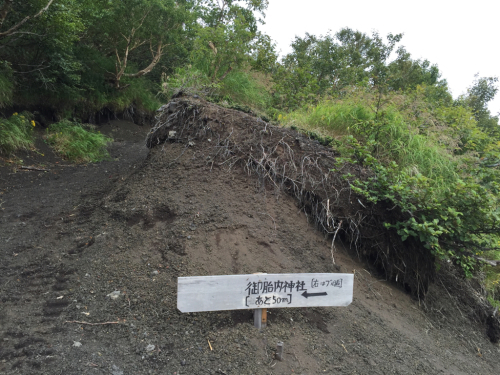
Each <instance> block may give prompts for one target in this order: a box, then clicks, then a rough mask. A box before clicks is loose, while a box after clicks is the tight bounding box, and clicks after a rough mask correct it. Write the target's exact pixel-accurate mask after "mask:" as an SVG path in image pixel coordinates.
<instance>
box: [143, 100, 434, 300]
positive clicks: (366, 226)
mask: <svg viewBox="0 0 500 375" xmlns="http://www.w3.org/2000/svg"><path fill="white" fill-rule="evenodd" d="M165 142H171V143H172V142H177V143H182V144H183V145H185V147H186V148H187V147H190V146H193V145H194V144H196V147H197V148H199V147H201V148H203V149H204V155H205V157H206V162H207V163H208V164H210V165H211V167H212V168H222V169H226V170H228V171H231V170H234V169H235V168H240V169H243V170H244V171H246V172H247V173H249V174H254V175H257V176H258V177H259V179H260V180H261V182H262V183H264V184H270V185H271V186H273V187H274V188H275V189H276V190H277V191H280V192H281V191H283V192H286V193H287V194H289V195H291V196H293V197H295V198H296V199H297V200H298V202H299V205H300V207H301V209H303V210H304V212H305V213H306V214H307V215H308V217H309V219H310V221H312V222H314V223H315V224H316V225H317V227H318V228H319V229H320V230H322V231H324V232H326V233H329V234H331V235H332V238H333V237H337V238H340V239H342V241H344V243H348V244H349V246H350V247H351V249H353V250H354V251H356V252H357V254H358V256H360V257H361V258H363V259H365V260H368V261H369V262H370V263H371V264H373V265H374V266H375V267H376V268H377V269H379V271H381V272H383V274H384V275H385V276H386V277H387V278H388V279H391V280H394V281H396V282H397V283H398V284H400V285H402V286H403V287H404V288H405V289H406V290H407V291H408V292H410V293H411V294H413V295H415V296H423V295H424V294H425V292H426V291H427V289H428V286H429V283H430V282H431V281H432V280H433V278H434V269H435V268H434V258H433V256H432V255H431V254H430V252H429V251H428V250H427V249H425V248H424V247H423V246H421V245H420V244H418V243H416V242H415V241H413V242H412V241H411V240H407V241H405V242H404V243H403V242H402V241H401V239H400V237H399V236H398V235H397V233H396V232H395V231H394V230H388V229H387V228H386V227H385V226H384V223H394V222H396V221H397V220H398V215H399V213H398V211H397V209H389V207H385V205H384V204H383V203H381V204H377V205H373V204H371V203H369V202H366V201H365V200H364V199H363V198H362V197H361V196H359V195H356V194H355V193H354V192H353V191H352V189H351V186H350V184H349V181H347V180H346V179H345V178H344V177H343V175H345V174H347V173H350V174H351V175H353V176H356V177H357V178H361V179H363V178H366V177H367V176H369V174H370V171H369V170H366V169H363V168H361V167H360V166H357V165H350V164H345V165H343V166H342V167H341V168H335V167H336V165H335V162H336V158H337V157H338V156H339V154H338V153H337V152H336V151H335V150H333V149H331V148H327V147H324V146H322V145H320V144H319V143H318V142H317V141H313V140H310V139H308V138H307V137H304V136H302V135H300V134H298V133H297V132H295V131H293V130H290V129H284V128H279V127H275V126H272V125H270V124H268V123H266V122H264V121H262V120H261V119H259V118H256V117H252V116H250V115H247V114H245V113H242V112H238V111H235V110H231V109H226V108H222V107H219V106H216V105H214V104H211V103H208V102H205V101H203V100H200V99H191V98H190V99H187V98H178V99H176V100H175V101H173V102H171V103H169V104H168V105H165V106H163V107H162V110H161V111H160V113H159V115H158V116H157V122H156V124H155V126H154V127H153V129H152V131H151V133H150V134H149V136H148V138H147V145H148V147H149V148H154V147H163V144H164V143H165Z"/></svg>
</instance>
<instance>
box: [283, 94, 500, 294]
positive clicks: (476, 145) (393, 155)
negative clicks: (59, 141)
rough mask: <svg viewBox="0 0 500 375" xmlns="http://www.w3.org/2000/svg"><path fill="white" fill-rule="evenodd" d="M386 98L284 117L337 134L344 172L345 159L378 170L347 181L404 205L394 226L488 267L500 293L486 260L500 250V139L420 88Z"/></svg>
mask: <svg viewBox="0 0 500 375" xmlns="http://www.w3.org/2000/svg"><path fill="white" fill-rule="evenodd" d="M356 95H358V96H356ZM382 99H383V100H377V98H376V97H375V96H372V97H370V95H369V94H367V93H366V92H365V93H363V94H362V95H359V93H355V95H353V96H351V97H346V98H343V99H342V100H337V101H333V102H332V101H330V102H323V103H320V104H319V105H316V106H314V107H310V108H307V109H303V110H299V111H296V112H292V113H290V114H287V115H285V116H283V115H280V116H278V119H279V120H280V121H281V122H282V123H284V124H285V125H287V126H291V127H294V128H297V129H300V130H301V131H302V132H304V133H306V134H308V135H309V136H310V137H311V138H319V139H328V138H326V137H331V138H333V139H334V141H333V144H334V145H335V147H336V148H337V149H338V150H339V151H340V152H341V153H342V156H343V157H342V158H339V159H338V163H339V167H338V170H339V171H340V170H341V167H342V165H343V164H344V163H345V162H350V163H355V164H360V165H363V166H364V167H366V168H369V169H371V170H372V171H373V172H374V175H373V176H371V177H368V178H367V179H364V180H362V179H356V178H355V177H354V176H352V175H347V176H345V178H347V179H349V181H350V183H351V186H352V188H353V190H354V191H355V192H357V193H358V194H361V195H364V196H365V197H366V199H367V200H369V201H371V202H373V203H374V204H376V203H378V202H387V204H388V206H390V207H394V208H396V207H398V208H399V212H400V214H399V215H397V216H395V220H394V222H390V223H386V226H387V227H388V228H393V229H395V230H396V231H397V232H398V234H399V235H400V236H401V238H402V240H403V241H405V240H406V239H407V238H409V237H414V238H415V239H416V240H418V241H419V242H420V243H421V244H422V246H424V247H426V248H428V249H429V250H430V251H431V254H433V255H434V256H435V258H436V259H441V260H452V261H453V262H455V263H456V264H457V265H459V266H460V267H461V268H462V269H463V271H464V273H465V274H466V275H468V276H471V275H472V274H473V273H474V272H475V271H477V270H480V269H483V270H486V273H487V275H486V277H487V279H486V284H487V287H488V288H489V290H490V293H493V291H494V290H497V291H498V290H499V287H498V283H499V282H498V280H500V278H499V276H498V272H497V271H495V270H493V269H492V268H490V266H486V268H485V267H484V266H481V265H480V264H478V258H479V257H486V258H490V259H496V258H498V256H499V255H500V241H499V238H498V233H500V219H499V212H500V198H499V195H498V194H499V192H500V171H499V170H498V169H497V168H493V167H492V165H494V164H496V163H497V161H498V160H500V142H498V141H497V140H495V139H492V138H491V137H486V136H485V134H484V133H483V132H482V131H481V129H479V128H478V127H477V125H476V123H475V121H474V120H473V119H472V118H471V116H470V113H469V112H468V111H467V110H466V109H464V108H461V107H437V108H434V107H430V106H428V105H426V104H425V103H424V102H423V101H419V100H418V93H417V94H415V95H414V96H413V97H410V96H409V95H406V96H405V95H399V96H398V95H393V96H389V97H384V98H382ZM380 103H383V104H382V105H379V104H380ZM396 217H397V219H396ZM497 299H498V297H497Z"/></svg>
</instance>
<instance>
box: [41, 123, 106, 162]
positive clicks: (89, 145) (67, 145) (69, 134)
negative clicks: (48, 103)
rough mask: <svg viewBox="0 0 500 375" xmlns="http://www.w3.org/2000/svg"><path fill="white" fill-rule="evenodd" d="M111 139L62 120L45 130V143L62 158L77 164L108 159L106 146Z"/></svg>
mask: <svg viewBox="0 0 500 375" xmlns="http://www.w3.org/2000/svg"><path fill="white" fill-rule="evenodd" d="M112 141H113V140H112V139H111V138H108V137H105V136H104V135H102V134H100V133H96V132H95V131H94V130H93V129H88V130H87V129H85V128H84V126H83V125H81V124H78V123H72V122H70V121H67V120H64V121H61V122H58V123H55V124H52V125H50V126H49V128H48V129H47V142H48V143H49V144H50V145H51V146H52V147H53V148H54V150H55V151H56V152H57V153H59V154H60V155H61V156H63V157H64V158H66V159H68V160H71V161H75V162H78V163H87V162H97V161H101V160H103V159H106V158H107V157H109V154H108V151H107V150H106V146H107V145H108V143H110V142H112Z"/></svg>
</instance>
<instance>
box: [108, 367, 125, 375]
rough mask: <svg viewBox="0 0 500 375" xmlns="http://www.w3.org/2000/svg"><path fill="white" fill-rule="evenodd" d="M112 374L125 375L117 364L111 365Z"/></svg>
mask: <svg viewBox="0 0 500 375" xmlns="http://www.w3.org/2000/svg"><path fill="white" fill-rule="evenodd" d="M111 375H123V371H122V370H120V368H119V367H118V366H116V365H113V366H112V367H111Z"/></svg>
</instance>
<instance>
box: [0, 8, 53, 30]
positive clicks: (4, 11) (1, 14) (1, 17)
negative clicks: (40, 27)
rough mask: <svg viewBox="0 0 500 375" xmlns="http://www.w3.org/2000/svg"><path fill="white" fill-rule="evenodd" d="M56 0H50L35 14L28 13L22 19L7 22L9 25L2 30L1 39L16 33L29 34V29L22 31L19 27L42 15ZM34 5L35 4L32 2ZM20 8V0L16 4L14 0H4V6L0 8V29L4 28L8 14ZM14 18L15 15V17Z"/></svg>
mask: <svg viewBox="0 0 500 375" xmlns="http://www.w3.org/2000/svg"><path fill="white" fill-rule="evenodd" d="M53 2H54V0H48V2H47V4H46V5H45V6H43V7H41V8H40V10H39V11H38V12H37V13H35V14H33V15H27V16H24V17H23V18H22V19H20V20H19V19H15V20H13V22H10V25H9V23H7V25H8V27H7V30H4V31H0V39H1V38H5V37H7V36H11V35H16V34H29V33H30V32H29V31H20V30H19V29H20V28H21V26H23V25H24V24H25V23H27V22H28V21H29V20H30V19H35V18H38V17H40V16H41V15H42V14H43V13H45V12H46V11H47V9H49V7H50V5H51V4H52V3H53ZM30 5H33V4H30ZM19 8H20V2H19V1H18V2H17V3H16V4H14V0H4V2H3V5H2V7H1V8H0V29H2V28H3V26H4V23H5V20H6V18H7V16H9V14H11V13H16V12H19V10H20V9H19ZM13 18H14V17H13Z"/></svg>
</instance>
